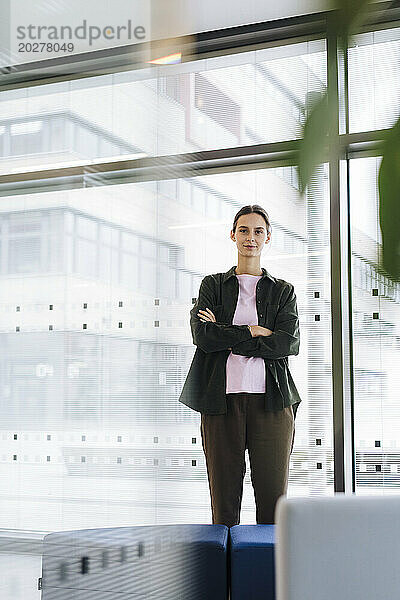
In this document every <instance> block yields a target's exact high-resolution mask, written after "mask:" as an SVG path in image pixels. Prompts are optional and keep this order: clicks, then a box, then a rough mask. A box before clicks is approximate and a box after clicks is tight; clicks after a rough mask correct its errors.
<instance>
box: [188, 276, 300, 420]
mask: <svg viewBox="0 0 400 600" xmlns="http://www.w3.org/2000/svg"><path fill="white" fill-rule="evenodd" d="M235 269H236V265H234V266H233V267H231V268H230V269H229V271H227V272H226V273H214V274H212V275H206V276H205V277H204V279H203V280H202V282H201V284H200V289H199V294H198V298H197V301H196V304H195V305H194V306H193V308H192V309H191V311H190V327H191V330H192V337H193V343H194V344H195V346H197V348H196V351H195V354H194V356H193V360H192V363H191V365H190V368H189V372H188V374H187V377H186V381H185V383H184V386H183V388H182V391H181V394H180V397H179V402H182V403H183V404H186V406H189V407H190V408H192V409H193V410H196V411H198V412H200V413H203V414H215V415H218V414H225V413H226V412H227V407H226V360H227V358H228V356H229V353H230V351H231V349H232V353H233V354H241V355H242V356H256V357H261V358H263V359H264V362H265V376H266V382H265V389H266V392H265V394H264V407H265V410H282V409H283V408H285V407H286V406H289V405H291V404H292V405H293V412H294V415H295V416H296V412H297V408H298V405H299V404H300V402H301V398H300V396H299V393H298V391H297V388H296V386H295V384H294V381H293V378H292V376H291V374H290V371H289V365H288V356H290V355H291V354H294V355H297V354H298V353H299V347H300V329H299V317H298V314H297V301H296V294H295V293H294V288H293V285H292V284H291V283H288V282H287V281H284V280H283V279H278V278H276V277H272V275H270V274H269V273H268V271H267V270H266V269H264V267H261V269H262V272H263V275H262V276H261V278H260V279H259V281H258V282H257V286H256V308H257V315H258V325H262V326H263V327H268V329H271V330H272V331H273V333H272V334H271V335H269V336H257V337H252V335H251V333H250V330H249V328H248V327H247V325H232V321H233V316H234V314H235V310H236V304H237V300H238V296H239V282H238V280H237V277H236V272H235ZM206 308H209V309H211V310H212V312H213V313H214V315H215V319H216V323H214V322H212V321H207V322H204V321H201V320H200V318H199V316H198V315H197V313H198V312H199V310H205V309H206ZM250 325H252V323H250Z"/></svg>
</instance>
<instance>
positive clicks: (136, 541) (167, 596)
mask: <svg viewBox="0 0 400 600" xmlns="http://www.w3.org/2000/svg"><path fill="white" fill-rule="evenodd" d="M228 535H229V529H228V527H226V526H225V525H154V526H135V527H112V528H105V529H81V530H75V531H61V532H55V533H50V534H48V535H46V536H45V537H44V539H43V559H42V590H43V591H42V600H115V598H117V597H118V600H128V599H129V600H136V599H137V600H139V599H140V600H144V599H146V600H147V599H148V600H178V598H179V599H180V598H182V599H186V598H188V599H189V598H190V600H205V599H207V600H214V599H215V600H217V599H218V600H226V599H227V597H228V578H227V559H228V554H227V547H228V546H227V545H228Z"/></svg>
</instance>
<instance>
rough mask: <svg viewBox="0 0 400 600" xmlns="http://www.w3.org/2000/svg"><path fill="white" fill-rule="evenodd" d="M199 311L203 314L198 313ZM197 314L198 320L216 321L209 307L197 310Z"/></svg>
mask: <svg viewBox="0 0 400 600" xmlns="http://www.w3.org/2000/svg"><path fill="white" fill-rule="evenodd" d="M200 313H203V314H200ZM197 315H198V316H199V319H200V321H203V322H205V321H211V322H213V323H216V319H215V315H214V313H213V312H212V310H210V309H209V308H206V310H199V312H198V313H197Z"/></svg>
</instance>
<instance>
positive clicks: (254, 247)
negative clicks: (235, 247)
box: [245, 246, 255, 248]
mask: <svg viewBox="0 0 400 600" xmlns="http://www.w3.org/2000/svg"><path fill="white" fill-rule="evenodd" d="M245 248H255V246H245Z"/></svg>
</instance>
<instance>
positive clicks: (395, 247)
mask: <svg viewBox="0 0 400 600" xmlns="http://www.w3.org/2000/svg"><path fill="white" fill-rule="evenodd" d="M378 189H379V224H380V227H381V232H382V246H383V247H382V254H383V255H382V266H383V268H384V269H385V270H386V271H387V272H388V273H389V275H390V277H391V278H392V279H394V280H397V281H399V280H400V119H399V120H398V121H397V123H396V124H395V125H394V127H393V128H392V129H391V130H390V131H389V133H388V134H387V137H386V140H385V142H384V145H383V152H382V161H381V166H380V168H379V175H378Z"/></svg>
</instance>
